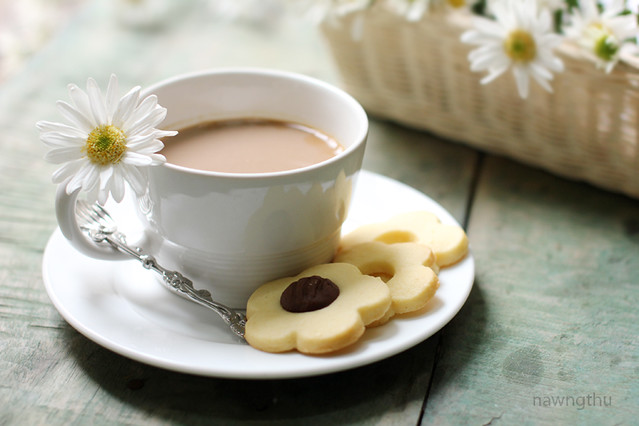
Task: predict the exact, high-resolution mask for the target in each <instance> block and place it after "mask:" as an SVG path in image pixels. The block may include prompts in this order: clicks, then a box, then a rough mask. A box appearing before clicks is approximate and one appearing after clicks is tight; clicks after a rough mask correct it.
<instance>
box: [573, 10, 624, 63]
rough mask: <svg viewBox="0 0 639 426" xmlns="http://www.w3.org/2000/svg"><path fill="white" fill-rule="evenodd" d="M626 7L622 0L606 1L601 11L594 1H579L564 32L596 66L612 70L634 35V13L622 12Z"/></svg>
mask: <svg viewBox="0 0 639 426" xmlns="http://www.w3.org/2000/svg"><path fill="white" fill-rule="evenodd" d="M625 9H626V4H625V2H624V0H609V1H607V2H606V3H605V5H604V9H603V11H602V12H600V11H599V8H598V5H597V2H596V1H595V0H581V1H580V7H579V9H575V10H573V12H572V19H571V23H570V25H567V26H566V27H565V28H564V32H565V33H566V35H567V36H568V37H569V38H571V39H572V40H574V41H576V42H577V43H578V44H579V45H580V46H581V47H582V48H583V49H584V51H585V52H586V54H587V55H588V56H590V57H591V58H592V59H594V60H595V62H596V64H597V66H598V67H600V68H603V69H605V70H606V72H610V71H612V69H613V68H614V66H615V65H616V64H617V62H618V61H619V57H620V55H619V54H620V52H621V49H622V46H623V44H624V42H625V41H626V40H627V39H629V38H633V37H636V36H637V16H636V15H633V14H629V15H621V13H622V12H623V11H624V10H625Z"/></svg>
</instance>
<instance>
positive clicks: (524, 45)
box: [461, 0, 563, 98]
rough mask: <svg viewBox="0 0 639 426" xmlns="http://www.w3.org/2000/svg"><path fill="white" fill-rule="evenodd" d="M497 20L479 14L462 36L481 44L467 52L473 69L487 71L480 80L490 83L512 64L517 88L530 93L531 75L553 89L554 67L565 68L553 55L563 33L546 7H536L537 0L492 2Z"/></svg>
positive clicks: (557, 69)
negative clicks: (558, 30) (554, 25)
mask: <svg viewBox="0 0 639 426" xmlns="http://www.w3.org/2000/svg"><path fill="white" fill-rule="evenodd" d="M492 12H493V13H494V15H495V20H491V19H486V18H482V17H477V18H475V20H474V21H473V23H474V29H472V30H469V31H466V32H465V33H464V34H462V36H461V40H462V41H463V42H464V43H468V44H474V45H478V46H479V47H478V48H477V49H475V50H473V51H472V52H470V54H469V55H468V59H469V60H470V62H471V67H470V68H471V70H472V71H488V75H487V76H486V77H484V78H483V79H482V80H481V83H482V84H487V83H489V82H491V81H493V80H494V79H495V78H497V77H499V76H500V75H502V74H503V73H505V72H506V71H507V70H509V69H511V68H512V71H513V75H514V77H515V82H516V83H517V90H518V92H519V95H520V96H521V97H522V98H527V97H528V92H529V85H530V78H531V77H532V78H533V79H534V80H535V81H536V82H537V83H539V85H540V86H542V87H543V88H544V89H546V90H547V91H549V92H552V88H551V87H550V83H549V81H550V80H552V78H553V74H552V72H551V71H555V72H561V71H563V63H562V62H561V60H560V59H559V58H557V57H556V56H554V55H553V49H554V47H555V46H556V45H557V44H559V43H560V42H561V37H560V36H559V35H558V34H555V33H554V32H553V31H552V18H551V16H550V12H549V11H548V10H547V9H543V10H542V11H541V12H540V13H538V11H537V1H536V0H503V1H500V2H494V3H493V4H492Z"/></svg>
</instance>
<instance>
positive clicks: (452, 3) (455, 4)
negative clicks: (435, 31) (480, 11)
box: [447, 0, 466, 8]
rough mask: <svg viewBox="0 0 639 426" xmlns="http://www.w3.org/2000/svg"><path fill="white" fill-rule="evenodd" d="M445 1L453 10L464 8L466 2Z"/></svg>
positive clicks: (457, 0) (463, 0) (459, 0)
mask: <svg viewBox="0 0 639 426" xmlns="http://www.w3.org/2000/svg"><path fill="white" fill-rule="evenodd" d="M447 1H448V4H449V5H451V6H452V7H455V8H458V7H464V6H466V0H447Z"/></svg>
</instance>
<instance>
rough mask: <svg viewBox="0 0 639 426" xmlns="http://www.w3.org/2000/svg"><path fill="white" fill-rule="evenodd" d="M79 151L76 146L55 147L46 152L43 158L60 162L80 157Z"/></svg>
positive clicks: (56, 162) (52, 161) (50, 161)
mask: <svg viewBox="0 0 639 426" xmlns="http://www.w3.org/2000/svg"><path fill="white" fill-rule="evenodd" d="M81 154H82V153H81V151H79V150H78V148H77V147H75V146H72V147H67V148H56V149H52V150H50V151H49V152H47V153H46V154H45V156H44V159H45V160H46V161H48V162H49V163H53V164H62V163H66V162H68V161H73V160H77V159H79V158H81Z"/></svg>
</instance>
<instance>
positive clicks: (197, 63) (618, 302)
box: [0, 0, 639, 425]
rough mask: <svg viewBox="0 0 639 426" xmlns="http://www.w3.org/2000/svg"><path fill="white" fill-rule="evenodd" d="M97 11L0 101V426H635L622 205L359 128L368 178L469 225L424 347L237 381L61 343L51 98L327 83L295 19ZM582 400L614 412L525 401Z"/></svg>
mask: <svg viewBox="0 0 639 426" xmlns="http://www.w3.org/2000/svg"><path fill="white" fill-rule="evenodd" d="M113 3H115V2H109V1H107V0H97V1H94V2H91V3H89V4H88V5H87V7H86V8H85V9H83V10H82V11H81V12H80V14H79V15H78V16H76V17H74V19H73V20H72V21H71V23H70V24H69V25H68V26H66V27H65V28H64V29H63V30H62V31H61V32H60V33H59V34H58V35H57V37H56V38H55V39H53V40H52V41H51V42H50V43H49V44H48V45H47V46H45V47H44V48H43V49H42V51H40V52H39V53H38V54H37V55H36V56H35V57H34V58H33V59H32V60H31V61H30V62H29V63H28V64H27V65H26V66H25V68H24V69H23V70H22V72H21V73H19V74H17V75H15V76H14V77H13V78H12V79H10V80H8V81H6V82H4V84H2V85H1V86H0V129H2V132H1V134H0V149H1V150H2V152H3V154H2V155H0V188H1V189H0V383H2V385H0V424H3V425H4V424H7V425H23V424H33V425H37V424H47V425H51V424H54V425H55V424H65V425H66V424H70V425H84V424H98V425H99V424H109V425H111V424H127V425H143V424H189V425H190V424H225V425H227V424H264V423H274V424H301V423H302V424H311V425H313V424H317V425H320V424H321V425H325V424H366V425H368V424H379V425H406V424H420V423H423V424H464V423H468V424H484V423H490V422H492V424H498V423H499V422H501V423H504V424H513V423H520V422H524V423H529V424H556V423H557V422H559V423H581V424H611V423H632V422H633V421H634V420H635V419H636V417H637V415H638V414H639V413H638V408H637V404H636V401H637V400H639V389H638V388H637V386H638V385H637V383H638V381H637V377H639V351H638V348H637V344H638V343H637V336H638V334H639V329H638V326H637V324H638V323H639V321H638V320H639V318H637V309H636V306H637V302H639V288H638V285H637V283H639V279H637V277H638V276H639V256H638V255H639V202H637V201H636V200H630V199H628V198H624V197H620V196H615V195H611V194H608V193H605V192H602V191H599V190H596V189H593V188H592V187H589V186H587V185H582V184H577V183H573V182H568V181H565V180H562V179H559V178H555V177H552V176H550V175H548V174H546V173H543V172H539V171H536V170H533V169H530V168H526V167H523V166H520V165H517V164H516V163H513V162H510V161H506V160H503V159H500V158H496V157H492V156H484V155H483V154H480V153H477V152H476V151H474V150H472V149H470V148H467V147H464V146H462V145H459V144H456V143H452V142H447V141H442V140H440V139H438V138H437V137H435V136H433V135H430V134H427V133H422V132H416V131H413V130H410V129H406V128H403V127H400V126H397V125H394V124H392V123H387V122H383V121H379V120H375V119H373V120H372V122H371V132H370V139H369V144H368V148H367V153H366V156H365V159H364V166H365V168H367V169H369V170H372V171H375V172H379V173H382V174H385V175H387V176H390V177H392V178H394V179H397V180H399V181H402V182H404V183H407V184H409V185H411V186H413V187H415V188H417V189H419V190H421V191H423V192H425V193H426V194H428V195H429V196H431V197H432V198H434V199H435V200H437V201H438V202H439V203H441V204H442V205H443V206H444V207H445V208H447V209H448V210H449V211H450V212H451V213H452V214H453V215H454V216H455V217H456V218H457V219H458V220H459V221H460V222H461V223H468V233H469V237H470V241H471V245H472V250H473V252H474V254H475V257H476V264H477V279H476V283H475V287H474V289H473V291H472V293H471V296H470V299H469V301H468V303H467V304H466V305H465V306H464V307H463V308H462V311H461V312H460V314H459V315H458V316H457V317H456V318H455V319H454V320H453V321H452V322H451V323H450V324H449V325H448V326H447V327H445V328H444V329H443V330H442V331H441V332H440V333H438V334H436V335H435V336H433V337H432V338H430V339H428V340H427V341H425V342H424V343H422V344H420V345H417V346H416V347H414V348H412V349H410V350H408V351H406V352H404V353H401V354H399V355H397V356H394V357H391V358H389V359H387V360H384V361H381V362H378V363H375V364H372V365H369V366H365V367H361V368H357V369H354V370H351V371H345V372H341V373H336V374H330V375H326V376H321V377H313V378H306V379H295V380H266V381H250V380H246V381H236V380H226V379H224V380H222V379H213V378H203V377H196V376H191V375H185V374H179V373H174V372H170V371H165V370H162V369H158V368H154V367H150V366H147V365H144V364H141V363H138V362H135V361H131V360H129V359H127V358H124V357H122V356H119V355H117V354H114V353H113V352H111V351H109V350H106V349H104V348H102V347H100V346H99V345H97V344H95V343H93V342H91V341H90V340H88V339H86V338H85V337H83V336H82V335H80V334H79V333H77V332H76V331H75V330H73V329H72V328H71V327H70V326H69V325H67V324H66V323H65V322H64V320H63V319H62V318H61V317H60V315H59V314H58V312H57V311H56V310H55V309H54V307H53V305H52V304H51V303H50V301H49V299H48V297H47V295H46V293H45V291H44V287H43V283H42V275H41V262H42V252H43V249H44V246H45V244H46V242H47V239H48V238H49V236H50V235H51V233H52V231H53V230H54V228H55V226H56V225H55V217H54V212H53V194H54V191H55V187H54V185H52V184H51V183H50V175H51V172H52V171H53V169H54V167H53V166H51V165H48V164H46V163H44V161H43V160H42V156H43V155H44V152H45V150H44V147H43V146H42V144H41V143H40V141H39V140H38V135H37V131H36V129H35V127H34V123H35V122H36V121H37V120H40V119H49V120H59V119H60V117H59V116H58V114H57V113H56V111H55V106H54V104H55V101H56V100H57V99H67V94H66V89H65V87H66V84H68V83H76V84H78V85H81V86H82V85H84V84H85V81H86V78H87V77H89V76H93V77H95V78H96V79H97V80H98V81H100V82H105V81H106V80H107V78H108V75H109V74H110V73H111V72H115V73H117V74H118V76H119V78H120V84H121V88H123V89H124V88H129V87H131V86H133V85H136V84H140V85H142V86H145V85H148V84H151V83H153V82H156V81H158V80H160V79H162V78H165V77H169V76H172V75H175V74H177V73H181V72H186V71H193V70H197V69H202V68H209V67H222V66H232V65H241V66H265V67H273V68H279V69H286V70H291V71H297V72H303V73H305V74H308V75H312V76H316V77H320V78H323V79H325V80H327V81H329V82H334V83H339V76H338V75H337V74H336V72H335V70H334V68H333V66H332V63H331V58H330V56H329V55H328V53H327V51H326V49H325V47H324V45H323V43H322V41H321V39H320V38H319V36H318V34H317V33H316V32H315V30H314V28H313V27H312V25H309V23H308V22H304V21H303V20H300V19H290V17H288V18H286V19H284V20H280V21H274V22H271V23H269V24H268V25H262V26H256V25H255V23H251V22H235V23H233V22H230V21H221V20H214V19H212V18H211V16H210V15H207V14H206V13H203V12H202V11H203V10H205V9H202V8H203V7H205V6H206V3H207V2H206V1H194V2H189V3H190V7H192V9H188V8H185V9H183V10H181V11H179V13H178V12H175V15H174V16H173V18H174V19H173V20H172V22H171V23H170V24H165V25H159V26H156V27H153V28H139V27H134V26H131V25H125V24H124V23H123V22H121V21H118V20H117V19H116V15H115V14H114V12H113V10H112V9H111V7H112V6H111V5H112V4H113ZM197 7H199V9H198V8H197ZM475 186H477V191H476V192H475V191H474V188H475ZM380 202H383V200H380ZM469 213H470V215H469ZM167 344H169V343H168V342H167ZM433 372H434V374H432V373H433ZM589 395H594V396H600V397H602V398H603V397H610V398H611V405H610V406H585V405H584V407H583V408H580V407H579V406H575V405H574V404H573V405H572V406H563V407H556V406H555V407H544V406H536V405H535V402H534V400H533V398H534V397H536V396H539V397H541V398H543V397H552V396H554V397H561V396H564V397H565V396H572V397H573V398H577V397H580V396H583V397H587V396H589ZM578 401H580V400H578ZM578 401H577V400H576V401H575V403H576V404H578V403H579V402H578ZM606 401H608V400H606ZM606 401H603V400H602V404H603V403H604V402H606ZM586 402H587V401H585V400H584V404H585V403H586ZM594 402H595V403H597V400H596V399H594ZM543 403H544V400H540V404H542V405H543ZM424 408H425V411H423V410H424Z"/></svg>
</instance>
